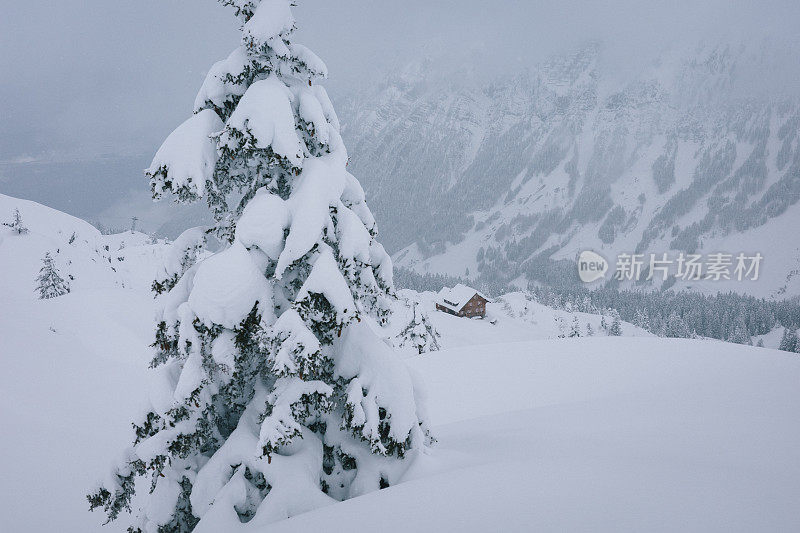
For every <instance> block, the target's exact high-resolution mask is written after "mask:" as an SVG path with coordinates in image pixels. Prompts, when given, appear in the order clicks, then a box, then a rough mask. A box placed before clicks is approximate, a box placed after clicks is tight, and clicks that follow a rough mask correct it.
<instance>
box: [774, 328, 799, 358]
mask: <svg viewBox="0 0 800 533" xmlns="http://www.w3.org/2000/svg"><path fill="white" fill-rule="evenodd" d="M778 349H779V350H783V351H785V352H798V353H800V342H799V341H798V337H797V330H796V329H793V328H783V336H781V343H780V344H779V345H778Z"/></svg>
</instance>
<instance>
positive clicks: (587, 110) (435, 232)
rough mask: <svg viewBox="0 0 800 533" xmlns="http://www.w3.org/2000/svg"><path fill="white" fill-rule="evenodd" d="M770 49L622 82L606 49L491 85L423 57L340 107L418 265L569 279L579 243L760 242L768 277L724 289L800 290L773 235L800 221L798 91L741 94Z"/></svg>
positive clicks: (646, 246) (689, 58)
mask: <svg viewBox="0 0 800 533" xmlns="http://www.w3.org/2000/svg"><path fill="white" fill-rule="evenodd" d="M770 50H771V49H770V48H769V47H767V45H762V47H755V48H754V47H732V46H719V47H706V48H700V49H697V50H692V51H691V52H690V53H687V52H682V53H677V52H673V53H671V54H665V55H664V57H662V59H661V61H660V62H659V63H658V64H656V65H654V66H653V67H652V68H651V69H650V70H649V71H647V72H644V73H642V74H641V75H640V76H639V78H637V79H636V80H634V81H630V82H627V83H626V84H624V85H622V86H621V88H616V89H613V90H610V89H609V87H611V84H610V83H608V81H607V79H606V78H608V77H609V76H608V73H606V72H605V71H604V70H603V69H604V68H605V67H604V63H603V61H602V50H601V48H600V47H599V45H591V46H587V47H586V48H584V49H582V50H580V51H579V52H578V53H575V54H572V55H568V56H564V57H559V58H555V59H553V60H551V61H549V62H547V63H545V64H543V65H540V66H539V67H537V68H535V69H532V70H530V71H528V72H525V73H520V74H518V75H515V76H513V77H510V78H507V79H501V80H495V81H493V82H491V83H481V82H477V81H474V80H470V79H469V78H464V77H459V76H455V79H451V78H450V77H448V76H444V75H442V74H441V73H440V72H438V71H437V70H436V68H435V67H434V66H433V65H432V64H431V63H430V62H428V63H425V62H423V63H420V64H417V65H413V66H411V67H409V69H407V70H406V71H404V72H400V73H398V74H395V75H393V76H391V77H390V78H388V79H387V81H386V82H385V84H383V85H381V86H378V87H375V88H373V89H372V90H371V91H368V92H367V93H365V94H363V95H360V96H359V97H358V98H354V99H352V101H351V102H350V104H349V105H348V106H343V112H342V115H343V116H349V117H350V120H349V126H348V128H346V130H345V134H346V136H348V137H349V139H348V141H349V144H350V146H351V147H352V153H353V161H352V167H353V172H355V173H356V174H358V175H359V176H363V182H364V188H365V190H366V191H367V193H368V195H369V197H370V200H371V202H372V203H373V205H375V206H376V209H375V211H376V213H377V216H378V221H379V223H380V224H381V228H382V229H383V230H384V232H385V233H386V238H385V239H384V241H385V242H386V243H387V244H388V246H389V247H390V248H391V251H392V252H393V253H395V258H396V261H397V262H398V264H400V265H401V266H406V267H410V268H414V269H415V270H417V271H420V272H425V271H432V272H442V273H448V274H453V275H462V276H463V275H465V273H466V271H467V270H468V271H469V274H470V275H471V276H476V275H478V274H481V275H483V276H484V277H486V278H490V279H502V280H506V281H510V280H514V279H516V278H518V277H520V276H522V277H523V279H528V280H538V281H544V282H548V283H572V282H575V281H577V276H575V269H574V266H573V267H572V268H564V265H563V264H562V263H559V261H565V260H566V261H570V262H571V261H573V260H574V259H575V256H576V254H577V253H578V252H579V251H581V250H583V249H593V250H596V251H599V252H601V253H603V254H604V255H605V256H606V258H607V259H608V260H610V261H611V262H612V265H613V260H614V258H615V256H616V255H617V254H619V253H634V252H637V253H645V254H648V253H663V252H668V251H670V250H673V251H676V252H677V251H685V252H693V251H700V252H718V251H725V252H728V253H732V254H736V253H738V252H746V253H748V254H752V253H755V252H761V253H762V254H763V255H764V256H765V261H764V265H763V266H764V268H763V270H762V279H761V280H760V281H759V282H758V283H752V284H745V285H743V284H741V283H739V284H738V285H735V286H733V287H728V286H724V287H723V286H721V285H720V286H719V287H717V286H713V287H712V289H713V290H716V289H717V288H719V289H721V290H728V289H729V288H734V289H735V290H739V291H740V292H750V293H753V294H757V295H763V296H778V295H780V294H783V295H785V294H791V295H794V294H800V282H798V281H797V280H792V279H789V280H788V281H787V279H786V278H787V276H788V275H789V274H790V272H791V271H793V270H796V269H797V268H798V267H800V247H799V246H798V245H797V244H792V243H790V242H787V241H786V240H784V239H780V238H778V235H780V234H781V233H782V230H783V229H785V228H787V227H791V225H793V224H795V223H796V222H798V219H800V214H798V213H797V211H798V209H797V202H798V200H799V199H800V146H799V141H800V135H798V133H800V100H798V98H797V95H790V96H783V95H781V96H776V95H769V96H767V95H758V94H756V93H750V92H748V91H747V89H746V86H747V83H748V81H749V77H748V76H752V74H751V71H753V70H756V71H758V68H762V63H763V62H764V61H763V58H764V56H765V55H768V54H769V51H770ZM739 237H742V238H741V240H740V238H739ZM765 237H766V238H765ZM722 246H724V247H725V248H719V247H722ZM570 264H571V263H570Z"/></svg>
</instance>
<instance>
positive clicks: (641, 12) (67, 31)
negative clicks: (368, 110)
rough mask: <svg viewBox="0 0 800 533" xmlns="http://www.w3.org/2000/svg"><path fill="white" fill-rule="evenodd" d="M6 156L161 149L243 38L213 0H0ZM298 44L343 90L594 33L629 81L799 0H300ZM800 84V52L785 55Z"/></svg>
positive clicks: (550, 48)
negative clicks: (394, 71) (414, 64)
mask: <svg viewBox="0 0 800 533" xmlns="http://www.w3.org/2000/svg"><path fill="white" fill-rule="evenodd" d="M0 2H2V3H3V4H4V5H3V9H2V13H3V15H2V17H0V104H2V105H1V106H0V161H2V160H6V161H8V160H13V159H20V158H24V157H35V158H48V157H57V158H67V157H93V156H97V155H99V154H116V155H118V154H138V153H148V152H154V151H155V150H156V149H157V147H158V144H159V143H160V141H161V140H162V139H163V138H164V137H165V136H166V135H167V134H168V133H169V131H171V129H172V128H173V127H175V126H176V125H177V124H179V123H180V122H181V121H182V120H183V119H185V118H186V117H187V116H188V114H189V113H191V105H192V102H193V101H194V96H195V93H196V92H197V89H198V88H199V86H200V84H201V83H202V80H203V77H204V75H205V72H206V70H207V69H208V68H209V67H210V65H211V64H213V62H214V61H216V60H218V59H221V58H223V57H225V56H227V54H228V53H229V52H230V50H232V49H233V48H234V47H235V46H236V44H237V41H238V32H237V29H236V20H235V18H234V17H233V15H232V13H231V12H230V11H229V10H228V9H225V8H222V7H220V6H219V5H218V4H217V2H215V1H214V0H136V1H133V2H131V1H121V0H120V1H113V0H59V1H53V0H49V1H44V0H26V1H12V0H0ZM298 3H299V6H298V7H296V8H295V10H294V11H295V16H296V18H297V20H298V26H299V27H300V30H299V32H298V36H297V40H298V41H299V42H303V43H304V44H306V45H308V46H310V47H311V48H312V49H313V50H315V51H316V52H317V53H318V55H320V56H321V57H322V58H323V59H324V60H325V61H326V63H327V64H328V66H329V70H330V71H331V80H330V81H329V83H328V85H329V88H330V91H331V93H332V95H333V97H334V100H335V99H336V96H337V95H340V94H343V93H345V92H347V91H349V90H351V89H352V88H353V87H357V86H358V85H359V84H363V83H370V82H371V81H372V80H373V79H374V77H375V76H376V73H377V72H383V71H386V69H387V68H389V67H390V66H391V67H393V66H396V65H397V64H398V63H402V62H405V61H406V60H407V59H408V60H410V59H412V58H413V57H415V56H418V55H420V54H430V55H434V56H440V57H451V58H453V61H457V62H459V61H460V62H467V61H474V60H475V59H474V58H475V57H476V55H479V56H480V57H481V58H482V59H480V61H479V63H478V64H479V68H481V69H487V70H488V69H490V68H491V70H492V71H497V72H505V71H511V70H513V69H515V68H519V67H524V66H525V65H527V64H531V63H535V62H537V61H539V60H541V59H542V58H543V57H546V56H547V55H549V54H552V53H556V52H559V51H562V50H565V49H569V48H570V47H574V46H576V45H577V44H578V43H580V42H585V41H587V40H589V39H602V40H603V41H604V42H605V43H606V44H607V50H608V52H607V57H608V58H609V60H610V61H613V62H614V64H615V65H616V68H617V69H618V70H619V73H620V75H621V76H623V77H624V75H625V71H626V69H627V70H635V69H637V68H639V67H640V66H641V64H642V63H644V62H645V61H646V60H648V59H649V57H650V55H651V54H652V53H654V51H656V50H658V49H660V48H662V47H663V46H665V45H667V44H670V43H681V42H689V41H695V40H697V39H699V38H710V39H730V38H738V37H740V36H748V37H762V36H771V37H779V38H781V39H784V40H786V42H789V43H793V45H796V44H797V43H798V42H800V39H798V38H797V35H798V27H800V2H798V1H797V0H773V1H769V2H752V1H750V2H743V1H731V0H707V1H692V2H688V1H686V2H683V1H672V2H653V1H642V0H636V1H633V0H616V1H613V2H599V1H587V2H580V1H575V0H542V1H522V0H486V1H476V0H458V1H453V0H448V1H439V2H437V1H435V0H404V1H401V2H397V1H388V0H387V1H377V0H372V1H368V0H341V1H338V2H335V1H332V0H327V1H326V0H299V1H298ZM785 52H786V54H787V58H788V59H786V58H782V59H781V61H785V62H786V64H787V75H786V76H784V79H783V80H782V81H781V83H786V84H787V86H789V87H790V90H795V88H796V86H794V85H792V83H796V82H797V79H798V78H800V76H797V75H796V74H800V72H798V70H799V69H798V64H800V61H798V58H800V55H798V53H797V48H796V47H794V46H789V47H787V49H786V50H785Z"/></svg>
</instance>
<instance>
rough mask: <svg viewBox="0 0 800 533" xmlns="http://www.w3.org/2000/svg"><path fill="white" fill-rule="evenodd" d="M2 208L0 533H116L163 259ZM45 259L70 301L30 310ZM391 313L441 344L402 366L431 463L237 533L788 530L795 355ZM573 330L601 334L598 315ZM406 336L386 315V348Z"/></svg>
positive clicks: (1, 201)
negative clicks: (103, 483)
mask: <svg viewBox="0 0 800 533" xmlns="http://www.w3.org/2000/svg"><path fill="white" fill-rule="evenodd" d="M14 208H19V210H20V213H21V215H22V217H23V221H24V222H25V224H26V225H27V226H28V227H29V228H30V232H29V233H28V234H27V235H20V236H18V235H14V234H12V233H11V232H10V231H9V230H8V228H6V227H2V228H0V273H2V276H0V301H2V302H3V305H0V360H2V363H3V373H2V377H0V402H2V406H3V407H2V409H0V424H2V427H3V428H4V432H3V438H2V440H0V442H2V444H1V445H0V451H1V452H2V453H0V471H2V472H3V474H4V476H3V479H2V481H0V488H2V494H3V497H2V499H0V514H1V515H2V516H3V518H4V526H3V527H4V528H6V529H7V530H9V531H53V530H58V531H64V532H87V531H109V532H110V531H119V530H121V528H122V524H121V523H120V524H110V525H108V526H105V527H101V522H102V517H101V516H100V515H98V514H90V513H89V512H88V511H87V504H86V500H85V497H84V494H86V492H88V491H89V490H91V489H92V488H93V487H94V485H95V483H96V481H97V480H98V478H100V476H102V473H103V472H104V471H105V470H106V468H107V465H108V464H109V463H110V462H111V461H112V460H114V459H115V458H116V457H115V454H116V453H117V451H118V450H120V449H122V448H123V447H124V445H125V443H127V442H128V441H129V437H130V432H131V428H130V426H129V423H128V420H130V419H131V417H133V416H134V415H135V414H136V413H137V412H139V411H140V410H141V409H142V408H143V406H144V403H145V399H146V396H147V389H148V387H149V385H148V379H150V378H152V375H149V374H152V372H149V371H148V370H147V368H146V367H147V362H148V361H149V359H150V356H151V353H150V349H149V348H148V344H150V343H151V342H152V339H151V335H152V331H153V328H152V326H153V324H152V317H153V311H154V306H153V299H152V295H151V294H150V293H149V290H148V287H149V284H150V282H151V281H152V279H153V278H154V277H155V276H156V275H157V273H158V269H159V268H160V266H161V264H162V262H163V257H164V251H165V248H166V247H165V245H164V244H163V243H155V244H150V243H149V240H148V238H147V236H144V235H142V234H130V233H124V234H119V235H110V236H104V235H100V234H99V232H97V231H96V230H94V228H92V227H91V226H89V225H88V224H86V223H85V222H83V221H81V220H79V219H75V218H73V217H70V216H68V215H65V214H63V213H60V212H58V211H54V210H51V209H49V208H46V207H44V206H41V205H38V204H34V203H32V202H26V201H23V200H17V199H13V198H9V197H7V196H2V195H0V220H3V221H5V220H6V219H8V218H10V216H11V213H12V211H13V209H14ZM73 232H74V233H75V234H76V239H74V240H73V243H72V244H69V242H68V241H69V240H70V238H71V236H72V234H73ZM123 242H124V243H125V244H124V245H123V244H122V243H123ZM106 246H108V249H106ZM56 250H58V253H56ZM47 251H50V252H51V253H53V254H54V257H55V258H56V263H57V266H58V267H59V269H60V271H61V274H62V275H63V276H65V277H66V275H68V274H72V275H73V278H74V280H72V281H71V284H72V292H70V294H67V295H65V296H62V297H58V298H54V299H52V300H47V301H40V300H37V299H36V295H35V293H34V278H35V276H36V274H37V272H38V269H39V266H40V264H41V258H42V257H43V256H44V253H45V252H47ZM120 258H122V259H120ZM401 296H403V297H407V298H413V299H415V300H419V301H420V306H421V307H422V308H423V309H424V310H426V311H428V312H429V314H430V318H431V320H432V322H433V324H434V325H435V327H436V328H437V329H438V330H439V332H440V333H441V334H442V339H441V341H442V346H443V348H444V349H443V350H442V351H439V352H433V353H428V354H424V355H420V356H417V355H412V354H411V352H409V351H406V352H405V353H406V355H407V358H406V359H405V362H406V363H407V364H408V365H409V367H410V368H412V369H413V370H414V371H416V373H417V374H418V375H419V376H421V378H422V379H423V380H424V382H425V383H426V388H427V392H428V405H429V409H430V411H431V413H430V414H431V418H432V420H433V423H434V431H435V434H436V437H437V438H438V439H439V443H438V445H437V446H436V447H435V448H434V449H433V451H432V452H431V453H430V454H429V455H428V456H426V457H424V458H422V460H420V461H418V462H417V463H416V464H415V465H414V466H413V467H412V469H411V470H410V471H409V473H408V474H407V475H406V478H405V480H404V481H403V482H402V483H400V484H397V485H394V486H392V487H390V488H388V489H385V490H381V491H378V492H374V493H370V494H367V495H365V496H362V497H358V498H355V499H352V500H348V501H346V502H343V503H337V504H335V505H331V506H328V507H326V508H324V509H319V510H316V511H313V512H311V513H306V514H301V515H298V516H295V517H293V518H290V519H288V520H285V521H283V522H279V523H276V524H272V525H271V526H270V527H269V529H267V528H262V529H257V528H254V527H253V526H252V525H251V526H247V525H242V526H241V528H239V527H235V528H233V529H234V530H236V529H243V530H254V531H266V530H269V531H331V530H332V529H331V524H335V526H334V529H333V530H336V531H362V530H363V531H366V530H374V529H375V527H376V524H380V528H381V530H383V531H413V530H420V531H450V530H464V531H486V530H500V531H527V530H530V529H531V528H533V529H541V530H562V531H576V530H584V531H588V530H616V531H620V530H622V531H642V530H648V531H651V530H663V531H674V530H702V531H735V530H740V531H754V530H771V531H796V530H798V529H800V510H798V508H797V505H796V502H797V501H798V500H800V452H798V449H797V442H798V441H799V440H800V426H799V425H798V424H797V413H798V412H800V358H798V357H797V356H796V355H795V354H790V353H786V352H778V351H775V350H768V349H762V348H753V347H748V346H739V345H733V344H727V343H722V342H718V341H704V340H678V339H661V338H655V337H651V336H648V334H646V333H645V332H643V331H641V330H638V329H637V328H635V327H634V326H631V325H629V324H623V333H624V334H625V335H626V336H625V337H614V338H612V337H605V336H595V337H581V338H577V339H570V338H564V339H559V338H556V337H557V336H558V335H559V334H561V331H562V328H561V325H562V324H566V328H567V330H569V327H570V324H571V320H572V314H569V313H566V312H563V311H555V310H552V309H549V308H547V307H544V306H541V305H539V304H535V303H533V302H529V301H526V300H525V299H524V297H523V296H522V295H521V294H519V293H517V294H511V295H506V296H504V297H503V298H501V299H498V300H497V301H495V302H492V303H490V304H489V307H488V312H489V318H490V319H495V318H496V319H497V323H496V324H494V325H493V324H491V323H490V321H489V320H467V319H459V318H456V317H452V316H450V315H445V314H442V313H436V312H435V311H433V310H432V299H431V298H432V295H431V294H430V293H425V294H417V293H414V292H412V291H402V292H401ZM578 316H579V324H580V325H581V327H582V328H585V325H586V324H587V323H591V324H592V327H593V328H594V329H595V331H599V321H600V317H599V316H596V315H583V314H578ZM406 320H407V317H406V316H405V315H404V314H403V313H398V315H397V317H396V318H395V320H394V322H393V323H392V324H390V328H389V333H392V332H394V331H397V330H399V329H401V328H402V327H403V326H404V325H405V324H404V322H405V321H406ZM631 335H639V336H637V337H631Z"/></svg>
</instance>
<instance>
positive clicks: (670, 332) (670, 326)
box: [664, 311, 692, 339]
mask: <svg viewBox="0 0 800 533" xmlns="http://www.w3.org/2000/svg"><path fill="white" fill-rule="evenodd" d="M664 336H666V337H675V338H682V339H686V338H689V337H691V336H692V334H691V332H690V331H689V327H688V326H687V325H686V322H685V321H684V320H683V318H682V317H681V316H680V315H679V314H678V313H676V312H674V311H673V312H672V313H671V314H670V315H669V318H667V323H666V326H665V330H664Z"/></svg>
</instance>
